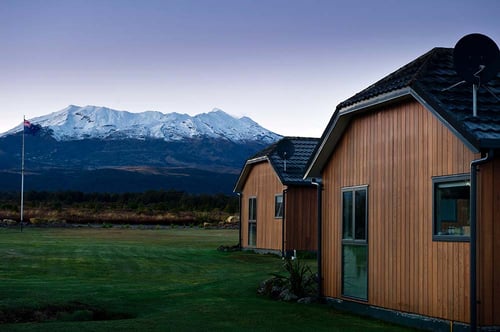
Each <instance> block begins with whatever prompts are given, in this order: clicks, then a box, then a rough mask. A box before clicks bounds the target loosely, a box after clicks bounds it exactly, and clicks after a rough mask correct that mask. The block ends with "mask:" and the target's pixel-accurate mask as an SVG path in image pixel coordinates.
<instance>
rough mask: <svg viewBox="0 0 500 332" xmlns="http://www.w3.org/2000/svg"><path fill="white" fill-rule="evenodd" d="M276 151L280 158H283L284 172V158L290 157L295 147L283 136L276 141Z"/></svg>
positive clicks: (284, 167) (284, 168) (284, 166)
mask: <svg viewBox="0 0 500 332" xmlns="http://www.w3.org/2000/svg"><path fill="white" fill-rule="evenodd" d="M276 152H277V153H278V156H280V158H281V159H283V170H284V172H286V160H287V159H289V158H292V156H293V154H294V153H295V147H294V146H293V143H292V142H291V141H289V140H288V139H286V138H284V139H282V140H281V141H279V142H278V146H277V147H276Z"/></svg>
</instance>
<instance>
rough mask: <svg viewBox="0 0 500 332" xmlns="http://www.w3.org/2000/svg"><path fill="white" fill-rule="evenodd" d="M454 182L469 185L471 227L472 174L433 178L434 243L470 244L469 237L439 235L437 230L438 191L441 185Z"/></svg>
mask: <svg viewBox="0 0 500 332" xmlns="http://www.w3.org/2000/svg"><path fill="white" fill-rule="evenodd" d="M453 182H464V184H465V185H467V183H469V204H468V208H469V227H470V194H471V193H470V190H471V187H470V174H468V173H464V174H454V175H445V176H435V177H432V240H433V241H444V242H469V241H470V233H469V235H463V234H462V235H449V234H445V235H443V234H438V230H437V222H438V220H437V213H438V210H437V198H438V197H437V190H438V188H439V185H440V184H443V183H453Z"/></svg>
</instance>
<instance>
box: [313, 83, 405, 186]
mask: <svg viewBox="0 0 500 332" xmlns="http://www.w3.org/2000/svg"><path fill="white" fill-rule="evenodd" d="M410 95H412V92H411V89H410V88H409V87H405V88H402V89H398V90H394V91H391V92H387V93H384V94H381V95H378V96H375V97H373V98H370V99H367V100H364V101H361V102H359V103H356V104H353V105H350V106H347V107H345V108H343V109H338V110H336V111H335V113H334V114H333V119H332V121H330V125H329V126H328V127H327V128H326V129H325V133H324V134H323V140H322V141H321V142H320V143H319V148H318V149H317V150H316V153H315V154H314V156H313V158H312V161H311V163H310V164H309V166H308V168H307V171H306V173H305V174H304V179H305V178H308V177H309V178H311V177H320V176H321V172H322V170H323V168H324V166H325V164H326V163H327V162H328V159H329V157H330V155H331V153H332V152H333V150H334V149H335V146H336V145H337V142H338V141H339V140H340V138H341V137H342V135H343V133H344V130H345V129H346V128H347V126H348V124H349V122H350V120H351V118H352V117H353V115H354V114H355V113H356V114H357V113H360V112H365V111H368V110H370V109H373V108H377V107H380V106H381V105H383V104H387V103H392V102H395V101H397V100H400V99H402V98H405V97H408V96H410Z"/></svg>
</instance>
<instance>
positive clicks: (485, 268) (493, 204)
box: [478, 157, 500, 326]
mask: <svg viewBox="0 0 500 332" xmlns="http://www.w3.org/2000/svg"><path fill="white" fill-rule="evenodd" d="M479 181H480V189H479V193H478V200H479V208H478V214H479V215H478V220H480V222H479V223H478V236H479V239H478V268H479V271H478V290H479V295H478V300H479V305H478V311H479V314H478V320H479V322H480V323H481V324H482V325H487V326H499V325H500V157H496V158H495V160H494V162H492V163H489V164H487V165H484V166H480V171H479Z"/></svg>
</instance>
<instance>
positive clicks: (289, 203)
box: [234, 137, 318, 255]
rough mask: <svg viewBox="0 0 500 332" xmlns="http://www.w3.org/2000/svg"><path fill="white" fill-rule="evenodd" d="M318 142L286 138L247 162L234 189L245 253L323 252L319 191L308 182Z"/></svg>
mask: <svg viewBox="0 0 500 332" xmlns="http://www.w3.org/2000/svg"><path fill="white" fill-rule="evenodd" d="M317 142H318V139H316V138H303V137H285V138H283V139H281V140H280V141H278V142H276V143H274V144H272V145H270V146H268V147H267V148H265V149H264V150H262V151H260V152H259V153H257V154H256V155H255V156H253V157H252V158H250V159H248V160H247V162H246V163H245V166H244V167H243V169H242V171H241V173H240V176H239V178H238V181H237V183H236V186H235V188H234V191H235V192H236V193H238V195H239V196H240V214H241V215H240V226H241V227H240V232H241V238H240V245H241V247H242V248H243V249H251V250H255V251H260V252H273V253H281V254H282V255H285V254H287V253H288V254H289V253H290V252H293V250H299V251H316V250H317V240H316V239H317V188H316V186H315V185H314V184H312V183H311V180H310V179H306V180H304V179H303V175H304V171H305V167H306V165H307V162H308V160H309V158H310V156H311V154H312V152H313V151H314V149H315V147H316V144H317Z"/></svg>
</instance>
